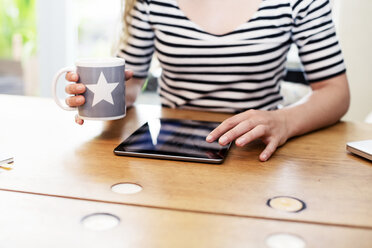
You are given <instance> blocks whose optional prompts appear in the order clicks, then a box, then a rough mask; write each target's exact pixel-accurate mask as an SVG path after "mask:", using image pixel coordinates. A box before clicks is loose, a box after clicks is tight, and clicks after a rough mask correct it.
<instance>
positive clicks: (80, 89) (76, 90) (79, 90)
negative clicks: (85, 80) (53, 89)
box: [65, 83, 86, 95]
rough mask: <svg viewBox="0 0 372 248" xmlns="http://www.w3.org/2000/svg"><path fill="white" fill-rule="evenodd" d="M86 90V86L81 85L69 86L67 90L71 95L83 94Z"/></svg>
mask: <svg viewBox="0 0 372 248" xmlns="http://www.w3.org/2000/svg"><path fill="white" fill-rule="evenodd" d="M85 90H86V88H85V85H84V84H81V83H77V84H68V85H66V88H65V91H66V93H67V94H71V95H77V94H83V93H84V92H85Z"/></svg>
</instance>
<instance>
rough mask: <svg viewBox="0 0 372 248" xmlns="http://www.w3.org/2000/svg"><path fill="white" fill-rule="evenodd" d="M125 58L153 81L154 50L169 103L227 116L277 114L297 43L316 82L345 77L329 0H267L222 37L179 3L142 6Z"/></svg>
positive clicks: (148, 0)
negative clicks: (282, 84) (259, 112)
mask: <svg viewBox="0 0 372 248" xmlns="http://www.w3.org/2000/svg"><path fill="white" fill-rule="evenodd" d="M131 15H132V19H131V25H130V27H129V33H130V37H129V38H128V42H127V45H124V44H122V47H121V48H120V52H119V54H118V56H120V57H123V58H124V59H125V60H126V66H127V68H130V69H132V70H133V71H134V76H135V77H138V78H144V77H146V76H147V73H148V70H149V67H150V62H151V58H152V55H153V53H154V51H156V55H157V57H158V60H159V62H160V65H161V67H162V69H163V71H162V75H161V77H160V79H159V85H160V87H159V94H160V96H161V101H162V104H163V105H166V106H169V107H173V108H176V107H177V108H191V109H201V110H210V111H220V112H242V111H245V110H248V109H252V108H253V109H275V108H276V107H277V106H278V105H279V104H280V103H281V101H282V96H281V95H280V82H281V79H282V77H283V75H284V73H285V62H286V57H287V53H288V50H289V48H290V45H291V44H292V43H295V44H296V45H297V47H298V50H299V56H300V59H301V62H302V64H303V67H304V71H305V74H306V78H307V80H308V81H309V82H310V83H314V82H318V81H321V80H324V79H328V78H331V77H333V76H336V75H339V74H341V73H343V72H345V65H344V62H343V57H342V54H341V50H340V46H339V43H338V40H337V37H336V34H335V28H334V24H333V22H332V19H331V8H330V3H329V1H328V0H262V2H261V4H260V7H259V9H258V11H257V12H256V13H255V14H254V15H253V17H252V18H251V19H250V20H249V21H247V22H245V23H243V24H242V25H240V26H238V27H237V28H236V29H235V30H233V31H232V32H229V33H227V34H223V35H214V34H211V33H208V32H206V31H204V30H203V29H202V28H200V27H199V26H198V25H197V24H195V23H194V22H192V21H191V20H189V19H188V18H187V17H186V16H185V14H184V13H183V12H182V10H181V9H180V8H179V7H178V5H177V1H176V0H156V1H152V0H138V2H137V3H136V5H135V8H134V9H133V11H132V12H131Z"/></svg>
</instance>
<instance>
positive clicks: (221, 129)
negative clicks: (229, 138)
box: [206, 115, 243, 143]
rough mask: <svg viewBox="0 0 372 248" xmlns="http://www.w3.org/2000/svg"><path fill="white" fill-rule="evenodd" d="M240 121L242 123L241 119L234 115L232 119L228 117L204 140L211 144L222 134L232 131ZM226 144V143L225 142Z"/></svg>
mask: <svg viewBox="0 0 372 248" xmlns="http://www.w3.org/2000/svg"><path fill="white" fill-rule="evenodd" d="M241 121H243V119H242V118H240V117H239V115H234V116H233V117H230V118H228V119H226V120H224V121H223V122H222V123H221V124H220V125H219V126H218V127H216V128H215V129H214V130H213V131H212V132H211V133H210V134H209V135H208V136H207V138H206V141H207V142H213V141H215V140H216V139H218V138H219V137H221V136H222V135H223V134H224V133H226V132H227V131H229V130H231V129H233V128H234V127H235V126H236V125H238V124H239V123H240V122H241ZM222 141H225V139H223V140H220V142H222ZM227 143H228V142H227Z"/></svg>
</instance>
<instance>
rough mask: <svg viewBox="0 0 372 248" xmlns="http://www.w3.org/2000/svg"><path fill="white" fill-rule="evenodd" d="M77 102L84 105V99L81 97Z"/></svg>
mask: <svg viewBox="0 0 372 248" xmlns="http://www.w3.org/2000/svg"><path fill="white" fill-rule="evenodd" d="M76 101H77V102H78V103H83V101H84V100H83V98H81V97H79V98H78V99H76Z"/></svg>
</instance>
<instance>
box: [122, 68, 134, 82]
mask: <svg viewBox="0 0 372 248" xmlns="http://www.w3.org/2000/svg"><path fill="white" fill-rule="evenodd" d="M124 73H125V80H129V79H131V78H132V77H133V71H132V70H125V72H124Z"/></svg>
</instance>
